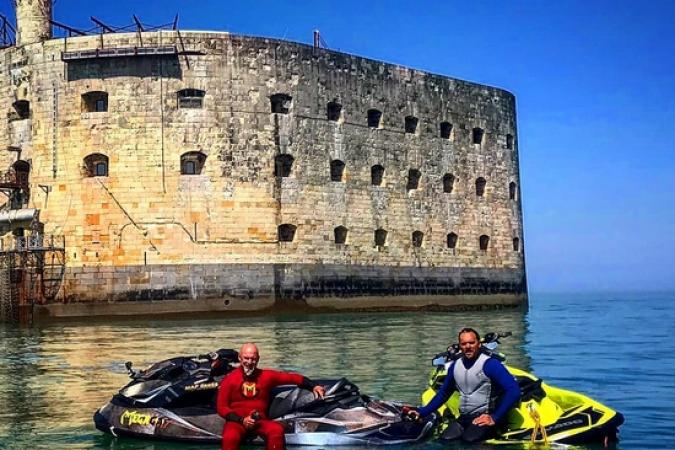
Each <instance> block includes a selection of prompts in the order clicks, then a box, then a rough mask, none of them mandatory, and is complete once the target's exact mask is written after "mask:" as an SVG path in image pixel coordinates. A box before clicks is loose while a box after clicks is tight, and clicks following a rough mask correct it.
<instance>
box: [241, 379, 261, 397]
mask: <svg viewBox="0 0 675 450" xmlns="http://www.w3.org/2000/svg"><path fill="white" fill-rule="evenodd" d="M241 394H242V395H243V396H244V397H246V398H253V397H255V396H256V395H258V387H257V386H256V384H255V382H253V381H244V382H243V383H242V384H241Z"/></svg>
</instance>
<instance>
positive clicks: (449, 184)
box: [443, 173, 455, 194]
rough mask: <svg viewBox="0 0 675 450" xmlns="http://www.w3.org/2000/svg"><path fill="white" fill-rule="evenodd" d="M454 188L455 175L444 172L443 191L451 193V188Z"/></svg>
mask: <svg viewBox="0 0 675 450" xmlns="http://www.w3.org/2000/svg"><path fill="white" fill-rule="evenodd" d="M454 188H455V176H454V175H453V174H451V173H446V174H445V175H443V192H445V193H446V194H452V190H453V189H454Z"/></svg>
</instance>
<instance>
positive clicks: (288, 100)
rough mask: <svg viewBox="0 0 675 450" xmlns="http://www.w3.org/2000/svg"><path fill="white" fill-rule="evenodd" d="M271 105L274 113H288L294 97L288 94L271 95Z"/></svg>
mask: <svg viewBox="0 0 675 450" xmlns="http://www.w3.org/2000/svg"><path fill="white" fill-rule="evenodd" d="M270 106H271V107H272V112H273V113H277V114H288V113H289V112H290V110H291V106H293V97H291V96H290V95H288V94H274V95H272V96H271V97H270Z"/></svg>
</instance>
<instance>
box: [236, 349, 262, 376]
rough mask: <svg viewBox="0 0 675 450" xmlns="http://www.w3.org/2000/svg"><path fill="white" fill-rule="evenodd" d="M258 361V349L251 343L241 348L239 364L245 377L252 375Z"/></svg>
mask: <svg viewBox="0 0 675 450" xmlns="http://www.w3.org/2000/svg"><path fill="white" fill-rule="evenodd" d="M258 361H260V354H259V353H258V347H256V345H255V344H254V343H253V342H247V343H246V344H244V345H242V346H241V349H240V350H239V364H241V368H242V369H243V370H244V373H245V374H246V375H252V374H253V372H254V371H255V369H256V368H257V367H258Z"/></svg>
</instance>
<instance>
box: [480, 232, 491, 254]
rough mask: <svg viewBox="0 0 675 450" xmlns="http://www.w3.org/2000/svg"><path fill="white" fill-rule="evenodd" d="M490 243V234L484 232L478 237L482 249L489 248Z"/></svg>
mask: <svg viewBox="0 0 675 450" xmlns="http://www.w3.org/2000/svg"><path fill="white" fill-rule="evenodd" d="M488 244H490V236H488V235H486V234H483V235H481V237H479V238H478V245H479V247H480V249H481V250H487V248H488Z"/></svg>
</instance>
